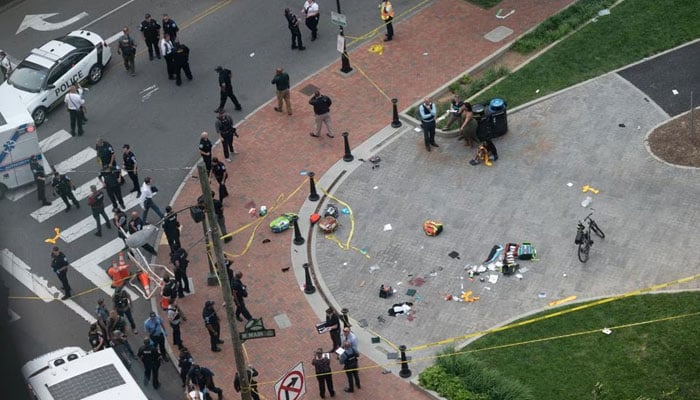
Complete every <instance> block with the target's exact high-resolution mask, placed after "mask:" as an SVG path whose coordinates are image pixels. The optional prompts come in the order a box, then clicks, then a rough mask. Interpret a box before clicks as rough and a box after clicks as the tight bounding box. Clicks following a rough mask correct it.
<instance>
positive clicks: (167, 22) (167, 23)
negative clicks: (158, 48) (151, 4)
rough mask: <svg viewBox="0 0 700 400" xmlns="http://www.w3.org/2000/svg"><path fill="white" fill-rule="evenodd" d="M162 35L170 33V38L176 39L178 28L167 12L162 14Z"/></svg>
mask: <svg viewBox="0 0 700 400" xmlns="http://www.w3.org/2000/svg"><path fill="white" fill-rule="evenodd" d="M161 22H162V23H163V36H165V35H166V34H168V35H170V40H175V39H177V32H178V31H179V30H180V28H178V26H177V24H176V23H175V21H173V20H172V19H170V17H169V16H168V14H163V21H161Z"/></svg>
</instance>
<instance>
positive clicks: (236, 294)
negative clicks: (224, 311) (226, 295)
mask: <svg viewBox="0 0 700 400" xmlns="http://www.w3.org/2000/svg"><path fill="white" fill-rule="evenodd" d="M241 278H243V272H241V271H236V274H235V275H234V278H233V280H232V281H231V292H233V293H232V294H233V301H234V303H236V319H237V320H239V321H243V318H241V314H243V316H244V317H245V319H247V320H248V321H250V320H251V319H253V316H252V315H250V311H248V308H247V307H246V306H245V298H246V297H248V288H247V287H246V286H245V285H244V284H243V281H241Z"/></svg>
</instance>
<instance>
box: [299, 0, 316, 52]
mask: <svg viewBox="0 0 700 400" xmlns="http://www.w3.org/2000/svg"><path fill="white" fill-rule="evenodd" d="M301 13H302V14H304V17H305V18H306V21H305V23H306V27H307V28H309V30H310V31H311V41H312V42H313V41H314V40H316V38H317V37H318V20H319V16H320V14H319V9H318V3H316V2H315V1H314V0H306V1H305V2H304V8H302V9H301Z"/></svg>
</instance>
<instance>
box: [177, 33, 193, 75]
mask: <svg viewBox="0 0 700 400" xmlns="http://www.w3.org/2000/svg"><path fill="white" fill-rule="evenodd" d="M173 68H174V70H175V84H176V85H178V86H180V85H182V74H181V73H180V72H181V71H185V76H186V77H187V80H190V81H191V80H192V71H190V48H189V47H187V46H185V45H184V44H182V43H180V41H178V40H176V41H175V50H174V54H173Z"/></svg>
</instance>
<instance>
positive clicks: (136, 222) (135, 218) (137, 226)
mask: <svg viewBox="0 0 700 400" xmlns="http://www.w3.org/2000/svg"><path fill="white" fill-rule="evenodd" d="M142 229H143V220H142V219H141V217H139V212H138V211H132V212H131V219H130V220H129V234H132V233H136V232H138V231H140V230H142ZM141 248H143V249H144V250H146V251H147V252H149V253H151V254H153V255H154V256H157V255H158V252H157V251H156V249H154V248H153V246H151V245H150V244H149V243H145V244H143V245H142V246H141Z"/></svg>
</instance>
